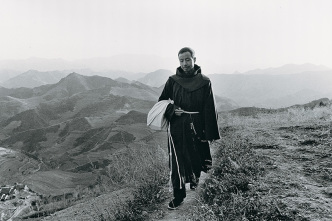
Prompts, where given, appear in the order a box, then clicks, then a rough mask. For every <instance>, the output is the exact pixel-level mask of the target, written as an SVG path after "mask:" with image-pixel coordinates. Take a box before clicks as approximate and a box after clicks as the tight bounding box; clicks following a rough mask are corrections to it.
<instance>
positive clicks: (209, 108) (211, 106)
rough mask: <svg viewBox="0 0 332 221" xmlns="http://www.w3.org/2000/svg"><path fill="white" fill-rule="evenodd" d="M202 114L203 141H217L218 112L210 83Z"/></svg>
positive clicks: (218, 136) (218, 137)
mask: <svg viewBox="0 0 332 221" xmlns="http://www.w3.org/2000/svg"><path fill="white" fill-rule="evenodd" d="M203 112H204V113H203V114H204V116H203V117H204V123H205V125H204V132H205V137H204V138H205V140H209V141H212V140H218V139H220V134H219V127H218V112H217V109H216V104H215V99H214V96H213V92H212V85H211V82H210V83H209V84H208V88H207V90H206V94H205V102H204V108H203Z"/></svg>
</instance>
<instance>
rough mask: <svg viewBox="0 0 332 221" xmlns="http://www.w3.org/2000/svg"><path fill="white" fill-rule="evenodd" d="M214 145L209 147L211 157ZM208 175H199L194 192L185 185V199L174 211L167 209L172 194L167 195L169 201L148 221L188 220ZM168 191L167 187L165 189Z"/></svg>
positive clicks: (188, 185) (214, 148)
mask: <svg viewBox="0 0 332 221" xmlns="http://www.w3.org/2000/svg"><path fill="white" fill-rule="evenodd" d="M216 145H217V144H216V143H213V144H212V145H210V147H211V154H212V157H213V156H214V153H215V150H216ZM208 176H209V174H208V173H204V172H202V173H201V177H200V179H199V184H198V187H197V188H196V190H191V189H190V184H189V183H188V184H186V195H187V196H186V198H185V200H184V202H183V204H182V205H181V206H179V207H178V208H177V209H176V210H169V209H168V203H169V202H170V201H171V200H172V198H173V195H172V193H169V199H167V200H166V201H165V202H164V203H163V204H161V205H160V208H159V210H158V211H157V212H156V213H154V214H152V215H150V219H149V221H155V220H161V221H173V220H177V221H185V220H188V218H189V217H190V210H191V209H192V208H193V206H195V205H197V204H199V192H200V191H201V189H202V185H203V183H204V182H205V180H206V178H208ZM165 188H167V191H168V188H169V187H168V186H167V187H165Z"/></svg>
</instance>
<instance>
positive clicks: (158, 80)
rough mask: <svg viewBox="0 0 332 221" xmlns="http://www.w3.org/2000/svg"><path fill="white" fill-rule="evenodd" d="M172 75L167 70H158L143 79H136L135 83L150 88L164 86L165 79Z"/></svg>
mask: <svg viewBox="0 0 332 221" xmlns="http://www.w3.org/2000/svg"><path fill="white" fill-rule="evenodd" d="M173 74H174V73H173V72H171V71H169V70H164V69H159V70H157V71H154V72H151V73H148V74H146V75H145V76H144V77H141V78H138V79H137V81H139V82H142V83H143V84H146V85H149V86H151V87H160V86H162V85H164V84H165V83H166V81H167V79H168V78H169V77H170V76H171V75H173Z"/></svg>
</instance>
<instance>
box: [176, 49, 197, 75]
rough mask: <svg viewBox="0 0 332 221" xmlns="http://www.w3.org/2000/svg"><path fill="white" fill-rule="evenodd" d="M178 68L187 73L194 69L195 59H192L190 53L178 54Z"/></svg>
mask: <svg viewBox="0 0 332 221" xmlns="http://www.w3.org/2000/svg"><path fill="white" fill-rule="evenodd" d="M179 61H180V66H181V68H182V70H183V71H184V72H189V71H190V70H191V69H193V68H194V65H195V62H196V58H195V57H194V58H192V57H191V54H190V52H184V53H182V54H179Z"/></svg>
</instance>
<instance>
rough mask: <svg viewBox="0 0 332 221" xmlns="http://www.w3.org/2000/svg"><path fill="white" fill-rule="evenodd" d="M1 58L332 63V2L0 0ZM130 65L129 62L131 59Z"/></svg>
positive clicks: (244, 65)
mask: <svg viewBox="0 0 332 221" xmlns="http://www.w3.org/2000/svg"><path fill="white" fill-rule="evenodd" d="M0 4H1V6H0V28H1V34H0V60H3V59H26V58H29V57H40V58H64V59H67V60H75V59H82V58H92V57H109V56H112V55H116V54H127V53H130V54H156V55H159V56H162V57H165V58H169V59H176V58H177V52H178V50H179V49H180V48H181V47H184V46H191V47H193V48H194V49H195V50H196V53H197V54H196V55H197V64H200V65H202V66H204V65H206V66H207V65H208V66H209V67H213V68H212V69H215V70H216V71H218V72H219V73H220V72H233V71H236V70H238V71H241V72H242V71H246V70H249V69H252V68H268V67H276V66H281V65H283V64H287V63H295V64H302V63H306V62H309V63H313V64H317V65H320V64H321V65H326V66H328V67H330V68H332V1H330V0H242V1H241V0H201V1H195V0H24V1H22V0H8V1H7V0H0ZM128 65H130V64H128Z"/></svg>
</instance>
